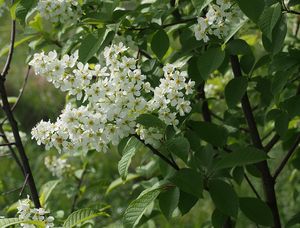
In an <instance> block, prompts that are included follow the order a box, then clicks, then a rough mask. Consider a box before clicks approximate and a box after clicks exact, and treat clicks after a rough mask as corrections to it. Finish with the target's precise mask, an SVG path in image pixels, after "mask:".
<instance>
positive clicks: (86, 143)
mask: <svg viewBox="0 0 300 228" xmlns="http://www.w3.org/2000/svg"><path fill="white" fill-rule="evenodd" d="M128 50H129V49H128V47H126V46H124V44H123V43H121V42H120V43H118V44H112V45H111V46H110V47H106V48H105V49H104V52H103V55H104V57H105V63H104V64H105V66H103V67H102V65H104V64H102V65H100V64H96V65H94V66H90V65H89V64H83V63H81V62H78V54H77V53H76V54H73V55H71V56H69V55H64V56H63V57H62V59H59V58H58V57H57V54H56V53H55V52H51V53H48V54H44V53H42V54H39V55H34V58H33V60H32V61H31V62H30V65H32V66H33V68H34V69H35V72H36V73H37V74H40V73H42V75H43V76H45V77H46V78H47V79H48V80H49V81H50V82H52V83H53V84H54V85H55V86H57V87H58V88H60V89H61V90H62V91H66V92H68V94H69V95H71V96H74V97H76V99H77V100H79V101H78V103H79V104H80V105H79V107H78V106H77V105H75V104H74V103H69V104H68V105H67V106H66V108H65V109H64V110H63V111H62V113H61V115H60V116H59V117H58V118H57V120H56V122H54V123H50V122H45V121H42V122H40V123H39V124H37V125H36V127H34V128H33V129H32V137H33V138H34V139H36V140H37V143H38V144H44V145H45V146H46V149H48V148H51V147H55V148H56V149H57V150H58V151H63V152H69V153H72V152H74V151H75V149H77V150H78V149H79V150H82V151H84V152H86V151H88V150H90V149H95V150H97V151H103V152H106V151H107V150H108V145H109V144H110V143H111V144H113V145H117V144H118V143H119V142H120V140H121V139H123V138H125V137H128V136H129V135H130V134H134V133H135V132H140V133H141V134H143V135H145V134H147V135H150V137H151V136H152V137H153V140H151V139H145V141H146V143H151V144H153V145H156V146H158V145H159V141H160V139H161V136H162V135H163V133H162V132H159V131H160V130H159V129H151V130H150V131H149V129H144V128H143V127H141V126H139V125H137V123H136V118H137V117H138V116H139V115H141V114H144V113H150V112H155V113H157V115H158V117H159V118H160V119H161V120H162V121H164V122H165V124H166V125H173V126H176V125H178V123H179V121H178V120H177V117H178V116H182V115H183V113H187V112H188V110H190V109H191V108H190V103H189V102H185V98H184V96H185V95H190V94H192V93H193V86H194V84H195V83H194V82H193V81H191V80H189V81H187V73H186V72H185V71H181V70H180V67H181V66H182V65H184V63H176V64H167V65H166V66H165V67H164V68H163V72H164V77H163V78H161V80H160V82H161V83H160V85H159V86H157V87H156V88H152V87H151V84H150V83H149V82H147V81H146V79H147V78H146V76H145V75H143V74H142V71H141V68H140V66H139V65H138V64H137V62H138V61H137V59H136V58H133V57H132V55H131V54H130V52H128ZM71 59H72V60H71ZM41 62H42V63H45V64H44V65H43V66H42V69H41V65H40V63H41ZM53 65H55V66H59V67H53ZM53 68H57V71H55V70H53ZM83 95H84V99H83V100H81V101H80V99H81V97H82V96H83ZM179 101H180V102H181V103H182V104H181V103H180V108H176V107H177V106H178V105H179V103H178V102H179ZM137 129H140V130H137ZM141 137H142V136H141ZM52 160H53V161H52ZM52 160H49V159H48V160H45V163H46V165H47V167H48V168H49V169H50V171H51V172H52V173H53V174H54V175H56V176H60V175H62V173H63V167H64V166H65V162H63V161H60V160H59V159H58V158H53V159H52ZM52 163H53V164H56V165H55V167H54V165H53V164H52Z"/></svg>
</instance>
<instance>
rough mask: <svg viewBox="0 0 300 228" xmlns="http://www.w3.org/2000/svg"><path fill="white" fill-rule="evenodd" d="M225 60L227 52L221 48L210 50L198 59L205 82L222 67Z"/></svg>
mask: <svg viewBox="0 0 300 228" xmlns="http://www.w3.org/2000/svg"><path fill="white" fill-rule="evenodd" d="M224 58H225V52H224V51H222V49H221V48H220V47H218V48H214V47H213V48H209V49H208V50H207V51H205V52H204V53H203V54H202V55H201V56H199V58H198V69H199V71H200V74H201V77H202V79H203V80H206V79H207V78H208V77H209V75H210V74H211V73H212V72H213V71H215V70H217V69H218V68H219V66H221V64H222V62H223V60H224Z"/></svg>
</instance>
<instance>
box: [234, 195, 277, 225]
mask: <svg viewBox="0 0 300 228" xmlns="http://www.w3.org/2000/svg"><path fill="white" fill-rule="evenodd" d="M239 202H240V208H241V211H242V212H243V213H244V214H245V215H246V217H247V218H249V219H250V220H252V221H253V222H255V223H257V224H259V225H263V226H268V227H271V226H272V225H273V215H272V212H271V209H270V208H269V207H268V206H267V204H266V203H264V202H263V201H261V200H260V199H257V198H250V197H243V198H240V199H239Z"/></svg>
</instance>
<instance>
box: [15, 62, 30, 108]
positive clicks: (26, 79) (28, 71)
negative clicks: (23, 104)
mask: <svg viewBox="0 0 300 228" xmlns="http://www.w3.org/2000/svg"><path fill="white" fill-rule="evenodd" d="M30 69H31V67H30V66H28V68H27V73H26V75H25V78H24V82H23V85H22V87H21V89H20V93H19V95H18V98H17V101H16V102H15V103H14V105H13V106H12V108H11V111H12V112H13V111H14V110H15V108H16V107H17V105H18V104H19V102H20V100H21V97H22V95H23V93H24V90H25V87H26V84H27V81H28V77H29V74H30Z"/></svg>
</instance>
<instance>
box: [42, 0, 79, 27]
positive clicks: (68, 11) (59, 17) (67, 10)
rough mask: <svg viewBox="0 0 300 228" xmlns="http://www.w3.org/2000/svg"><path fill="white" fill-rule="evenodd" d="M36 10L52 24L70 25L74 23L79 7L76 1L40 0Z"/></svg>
mask: <svg viewBox="0 0 300 228" xmlns="http://www.w3.org/2000/svg"><path fill="white" fill-rule="evenodd" d="M37 10H38V11H39V12H40V14H41V16H42V17H43V18H45V19H47V20H49V21H50V22H52V23H57V22H61V23H64V24H65V23H72V22H74V21H76V19H77V17H78V15H79V12H80V5H79V4H78V1H77V0H55V1H52V0H40V1H39V2H38V5H37Z"/></svg>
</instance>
